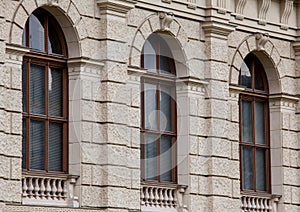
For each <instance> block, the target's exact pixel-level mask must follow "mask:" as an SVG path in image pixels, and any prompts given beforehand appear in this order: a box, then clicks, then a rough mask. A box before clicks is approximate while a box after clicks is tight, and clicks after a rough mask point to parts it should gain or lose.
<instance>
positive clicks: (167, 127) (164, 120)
mask: <svg viewBox="0 0 300 212" xmlns="http://www.w3.org/2000/svg"><path fill="white" fill-rule="evenodd" d="M160 88H161V91H160V130H161V131H172V104H171V103H172V99H171V88H170V87H166V86H161V87H160Z"/></svg>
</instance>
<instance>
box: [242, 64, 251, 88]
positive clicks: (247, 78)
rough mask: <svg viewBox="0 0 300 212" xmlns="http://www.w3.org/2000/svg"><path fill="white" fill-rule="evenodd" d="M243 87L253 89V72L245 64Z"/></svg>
mask: <svg viewBox="0 0 300 212" xmlns="http://www.w3.org/2000/svg"><path fill="white" fill-rule="evenodd" d="M241 85H243V86H245V87H247V88H251V70H250V66H248V65H247V64H246V63H245V62H243V63H242V66H241Z"/></svg>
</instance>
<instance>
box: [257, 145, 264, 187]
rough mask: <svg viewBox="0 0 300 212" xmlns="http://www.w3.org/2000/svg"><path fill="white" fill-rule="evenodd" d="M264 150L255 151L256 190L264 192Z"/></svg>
mask: <svg viewBox="0 0 300 212" xmlns="http://www.w3.org/2000/svg"><path fill="white" fill-rule="evenodd" d="M265 151H266V150H264V149H257V150H256V189H257V190H261V191H265V190H266V158H265Z"/></svg>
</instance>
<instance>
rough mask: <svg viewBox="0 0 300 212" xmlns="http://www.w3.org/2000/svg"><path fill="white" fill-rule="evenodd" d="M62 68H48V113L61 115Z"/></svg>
mask: <svg viewBox="0 0 300 212" xmlns="http://www.w3.org/2000/svg"><path fill="white" fill-rule="evenodd" d="M62 74H63V72H62V70H59V69H55V68H49V75H48V79H49V82H48V90H49V115H50V116H62V109H63V104H62V102H63V89H62Z"/></svg>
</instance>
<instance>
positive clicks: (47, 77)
mask: <svg viewBox="0 0 300 212" xmlns="http://www.w3.org/2000/svg"><path fill="white" fill-rule="evenodd" d="M48 73H49V63H48V64H47V66H45V85H44V86H45V114H46V119H45V120H44V124H45V170H46V171H49V136H48V135H49V84H48V83H49V76H48Z"/></svg>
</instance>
